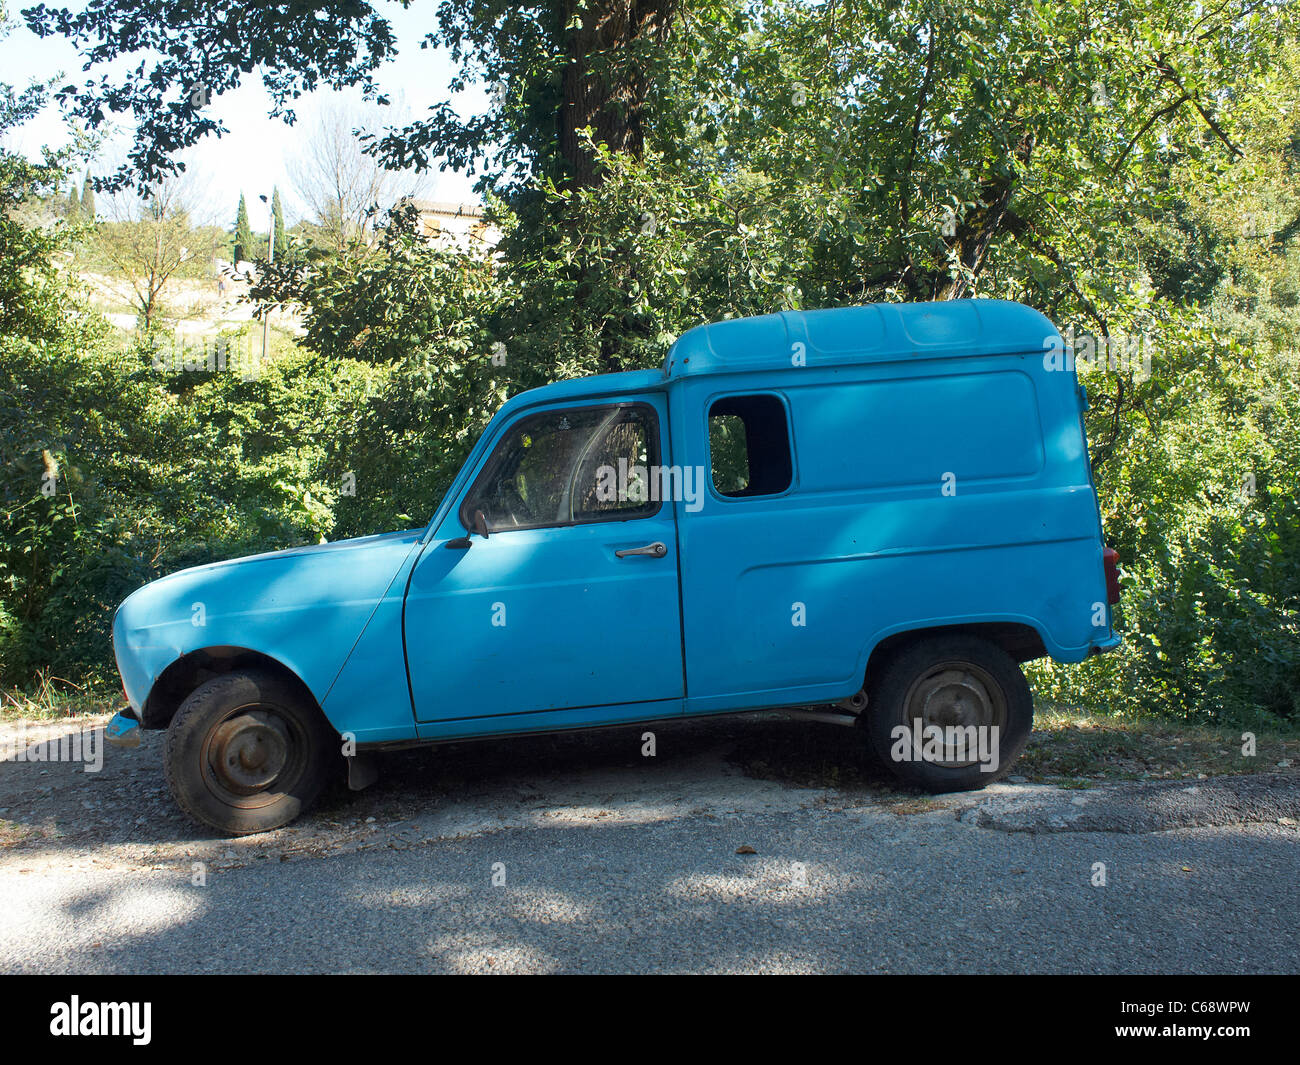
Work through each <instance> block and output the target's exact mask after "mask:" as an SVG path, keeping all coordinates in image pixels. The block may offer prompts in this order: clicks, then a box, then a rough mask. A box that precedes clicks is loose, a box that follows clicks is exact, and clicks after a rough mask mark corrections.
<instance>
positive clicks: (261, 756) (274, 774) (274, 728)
mask: <svg viewBox="0 0 1300 1065" xmlns="http://www.w3.org/2000/svg"><path fill="white" fill-rule="evenodd" d="M308 744H309V739H308V736H307V734H306V732H305V730H304V729H303V727H302V726H301V725H300V724H299V723H298V722H297V721H296V720H295V719H294V718H293V717H292V716H291V715H290V714H288V713H287V712H286V711H285V710H284V708H283V707H279V706H275V705H273V704H270V703H246V704H244V705H242V706H238V707H236V708H234V709H233V710H230V711H229V712H228V713H226V714H225V715H224V716H223V717H222V719H221V720H220V721H218V722H217V723H216V724H215V725H213V726H212V727H211V728H210V729H208V733H207V735H206V736H205V737H204V739H203V749H202V751H201V752H200V756H199V759H200V766H201V771H202V776H203V782H204V784H205V785H206V786H207V788H208V790H209V791H210V792H211V793H212V795H213V796H214V797H216V798H217V799H219V800H220V801H221V802H223V803H225V804H226V805H228V806H236V807H240V808H243V809H257V808H259V807H262V806H269V805H270V804H271V803H273V802H275V801H276V800H278V799H279V798H280V796H281V795H283V794H284V793H285V792H287V791H290V790H292V788H293V787H294V785H295V784H297V783H298V781H299V780H301V779H302V776H303V774H304V772H305V770H306V766H307V751H308Z"/></svg>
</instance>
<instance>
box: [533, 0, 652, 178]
mask: <svg viewBox="0 0 1300 1065" xmlns="http://www.w3.org/2000/svg"><path fill="white" fill-rule="evenodd" d="M676 9H677V0H590V2H589V3H588V4H587V5H586V6H585V7H584V8H583V9H582V10H581V11H578V10H577V5H576V4H575V3H573V0H570V2H569V3H568V4H567V5H566V17H567V19H568V20H569V21H571V20H572V19H573V18H575V17H577V18H578V19H579V23H578V25H577V26H576V27H575V28H573V29H571V30H569V31H568V63H567V65H566V66H565V68H564V77H563V102H562V103H561V105H560V112H559V114H558V115H557V117H556V120H557V123H558V126H559V139H560V154H561V155H562V156H563V158H564V160H565V162H567V163H568V164H569V169H570V181H571V183H572V184H573V185H574V186H576V187H579V188H582V187H586V186H590V185H593V184H595V183H596V180H597V177H596V165H595V158H594V157H593V155H592V153H591V152H590V151H589V150H588V149H587V148H586V147H584V145H583V144H582V140H581V138H580V137H579V135H578V131H579V130H581V129H585V128H587V127H590V129H591V132H592V139H593V140H594V141H595V142H596V143H597V144H603V145H606V146H607V147H609V148H610V149H611V150H612V151H615V152H627V153H630V154H631V155H634V156H639V155H640V154H641V151H642V149H643V147H644V145H645V131H644V128H643V125H642V121H643V111H644V109H645V103H646V96H647V93H648V91H649V79H648V77H647V75H646V71H645V60H646V55H647V51H648V49H649V48H650V47H653V46H655V45H658V44H662V43H663V41H664V38H665V37H666V36H667V33H668V28H669V25H670V23H671V22H672V19H673V16H674V14H675V12H676Z"/></svg>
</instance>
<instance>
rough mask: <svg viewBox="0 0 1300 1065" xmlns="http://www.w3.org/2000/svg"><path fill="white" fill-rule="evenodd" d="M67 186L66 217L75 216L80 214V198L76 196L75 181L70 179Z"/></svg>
mask: <svg viewBox="0 0 1300 1065" xmlns="http://www.w3.org/2000/svg"><path fill="white" fill-rule="evenodd" d="M68 186H69V187H68V217H69V218H76V217H77V216H78V215H79V214H81V200H80V198H79V197H78V196H77V183H76V182H75V181H70V182H68Z"/></svg>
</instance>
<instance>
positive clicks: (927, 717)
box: [860, 635, 1034, 792]
mask: <svg viewBox="0 0 1300 1065" xmlns="http://www.w3.org/2000/svg"><path fill="white" fill-rule="evenodd" d="M916 720H920V721H921V729H922V732H921V735H922V736H923V737H924V735H925V733H924V730H925V728H926V727H927V726H929V725H938V726H939V727H941V728H942V727H944V726H946V725H954V726H957V727H958V728H960V729H962V730H963V732H961V733H947V732H945V736H946V737H948V738H951V739H953V740H956V739H958V738H959V737H960V738H963V739H966V740H970V739H972V738H980V736H981V734H980V733H978V732H977V733H975V734H974V736H972V734H971V733H968V732H965V731H964V730H965V729H966V728H967V727H968V726H970V725H974V726H976V727H977V728H979V727H981V726H983V727H986V728H987V727H988V726H992V725H996V726H997V727H998V733H997V737H998V744H997V759H996V764H995V767H994V768H993V769H992V771H989V772H986V771H985V770H984V768H983V764H982V763H981V761H980V760H979V758H978V753H979V752H978V751H972V750H971V749H970V748H969V747H967V748H965V749H964V750H963V748H962V747H961V746H958V745H956V744H955V743H954V744H953V745H946V746H945V747H944V750H943V757H941V758H940V757H933V756H932V757H929V758H927V757H924V753H925V744H924V743H923V744H922V745H921V748H920V749H918V747H917V744H916V743H915V738H916V735H917V732H916V727H915V725H914V724H913V722H914V721H916ZM860 723H861V724H862V725H863V727H865V728H866V731H867V736H868V741H869V745H870V747H871V749H872V752H873V753H874V754H875V755H876V757H877V758H879V759H880V761H881V762H882V763H883V764H884V766H885V767H886V768H887V769H888V770H889V771H890V772H891V773H893V774H894V775H895V776H897V777H898V778H900V779H901V780H903V781H904V782H906V783H908V784H912V785H915V786H916V787H919V788H922V789H924V790H925V791H931V792H945V791H971V790H973V789H976V788H982V787H984V786H985V785H986V784H990V783H992V782H993V781H995V780H998V779H1000V778H1001V777H1003V776H1005V775H1006V774H1007V773H1008V772H1010V770H1011V766H1012V764H1013V763H1014V762H1015V760H1016V759H1017V758H1019V757H1020V753H1021V752H1022V751H1023V750H1024V749H1025V744H1026V743H1027V742H1028V740H1029V731H1030V729H1031V728H1033V724H1034V700H1033V696H1032V695H1031V694H1030V692H1029V685H1028V684H1027V683H1026V682H1025V676H1024V674H1023V673H1021V671H1020V666H1019V665H1017V663H1016V661H1015V659H1013V658H1012V657H1011V656H1010V655H1008V654H1007V653H1006V652H1005V651H1003V650H1002V648H1000V647H998V646H997V645H996V644H993V643H990V642H989V641H988V640H983V639H980V638H979V637H976V636H963V635H953V636H932V637H928V638H923V639H919V640H917V641H916V642H915V643H912V644H908V645H907V646H905V647H904V648H903V649H901V650H900V651H899V652H898V653H896V654H895V655H894V656H893V657H892V658H890V659H889V660H888V661H887V662H886V663H885V664H884V667H883V668H881V669H879V670H878V671H876V675H875V676H874V677H870V676H869V677H868V683H867V709H866V711H865V712H864V714H863V717H862V719H861V722H860ZM900 726H901V727H902V728H905V729H906V730H907V733H908V736H903V735H902V734H899V733H896V732H895V730H896V729H898V728H899V727H900ZM987 736H988V740H989V741H990V742H989V744H988V746H987V747H986V748H985V753H989V754H991V753H992V750H993V748H992V745H991V738H992V733H991V732H990V733H987ZM938 753H939V752H937V751H932V752H931V754H932V755H936V754H938ZM963 753H964V754H966V755H971V754H975V755H977V757H975V758H970V757H966V758H962V757H961V755H962V754H963Z"/></svg>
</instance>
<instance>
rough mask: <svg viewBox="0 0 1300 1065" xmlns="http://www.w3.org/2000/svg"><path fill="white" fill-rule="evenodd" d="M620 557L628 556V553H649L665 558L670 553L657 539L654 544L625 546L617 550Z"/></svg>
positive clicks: (655, 556) (652, 556)
mask: <svg viewBox="0 0 1300 1065" xmlns="http://www.w3.org/2000/svg"><path fill="white" fill-rule="evenodd" d="M614 554H615V556H616V557H618V558H627V556H628V555H649V556H650V557H651V558H663V557H664V555H666V554H668V548H666V547H664V545H663V544H662V543H660V542H659V541H658V540H656V541H655V542H654V543H652V544H646V545H645V547H625V548H623V550H621V551H615V552H614Z"/></svg>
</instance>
